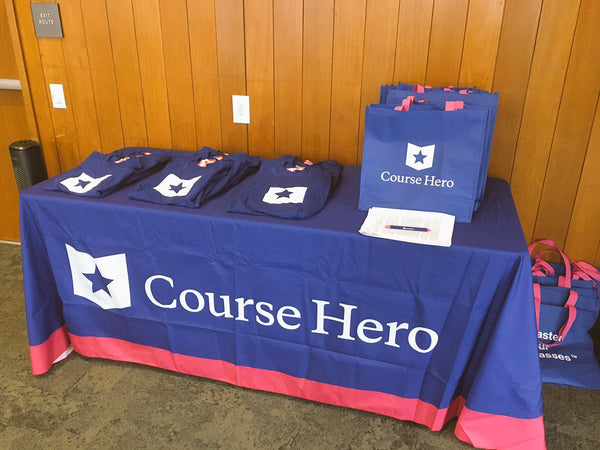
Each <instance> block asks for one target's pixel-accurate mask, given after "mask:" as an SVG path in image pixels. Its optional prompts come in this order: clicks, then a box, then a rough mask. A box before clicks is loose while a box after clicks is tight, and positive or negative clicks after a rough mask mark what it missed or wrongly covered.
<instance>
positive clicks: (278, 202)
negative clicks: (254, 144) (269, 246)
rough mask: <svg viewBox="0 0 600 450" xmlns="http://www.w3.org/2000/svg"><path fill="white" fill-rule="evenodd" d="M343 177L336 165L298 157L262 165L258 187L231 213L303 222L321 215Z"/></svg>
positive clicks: (256, 179) (234, 205)
mask: <svg viewBox="0 0 600 450" xmlns="http://www.w3.org/2000/svg"><path fill="white" fill-rule="evenodd" d="M341 175H342V166H340V165H339V164H338V163H337V162H335V161H321V162H319V163H312V162H311V161H308V160H306V161H304V162H302V161H301V160H299V159H298V158H296V157H295V156H291V155H285V156H282V157H281V158H279V159H275V160H267V161H263V163H262V166H261V168H260V170H259V171H258V173H257V174H256V176H255V177H254V179H255V183H254V184H253V185H252V186H251V187H249V188H248V190H247V191H246V192H244V193H243V194H242V195H240V196H239V197H238V198H237V199H236V200H235V201H234V203H233V205H232V206H231V208H230V209H229V211H230V212H237V213H244V214H258V215H269V216H275V217H283V218H286V219H303V218H306V217H310V216H312V215H314V214H316V213H317V212H319V211H320V210H321V209H323V207H324V206H325V204H326V203H327V199H328V198H329V195H330V193H331V192H333V190H334V189H335V187H336V186H337V184H338V182H339V181H340V178H341Z"/></svg>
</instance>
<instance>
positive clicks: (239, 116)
mask: <svg viewBox="0 0 600 450" xmlns="http://www.w3.org/2000/svg"><path fill="white" fill-rule="evenodd" d="M231 104H232V105H233V123H250V97H248V96H247V95H232V96H231Z"/></svg>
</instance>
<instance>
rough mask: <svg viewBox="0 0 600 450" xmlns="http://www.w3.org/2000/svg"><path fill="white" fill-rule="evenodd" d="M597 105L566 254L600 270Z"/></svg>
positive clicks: (599, 130) (599, 124)
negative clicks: (598, 267)
mask: <svg viewBox="0 0 600 450" xmlns="http://www.w3.org/2000/svg"><path fill="white" fill-rule="evenodd" d="M598 105H599V102H596V113H595V117H594V123H593V128H592V134H591V136H590V141H589V144H588V146H587V153H586V156H585V161H584V164H583V170H582V172H581V178H580V180H579V186H578V187H577V197H576V198H575V204H574V206H573V214H572V216H571V222H570V224H569V234H568V236H567V242H566V244H565V252H566V253H567V255H570V256H571V257H572V258H576V259H581V260H583V261H587V262H589V263H592V264H595V265H596V266H600V259H599V258H600V254H599V253H598V250H600V208H599V207H598V193H599V192H600V183H599V181H598V174H600V108H599V107H598Z"/></svg>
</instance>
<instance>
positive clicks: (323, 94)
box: [302, 0, 334, 161]
mask: <svg viewBox="0 0 600 450" xmlns="http://www.w3.org/2000/svg"><path fill="white" fill-rule="evenodd" d="M333 6H334V0H304V33H303V36H304V44H303V45H304V46H303V62H302V87H303V91H302V158H303V159H305V158H311V159H314V160H315V161H320V160H324V159H328V158H329V127H330V123H331V122H330V119H331V81H332V75H331V72H332V70H331V67H332V60H333Z"/></svg>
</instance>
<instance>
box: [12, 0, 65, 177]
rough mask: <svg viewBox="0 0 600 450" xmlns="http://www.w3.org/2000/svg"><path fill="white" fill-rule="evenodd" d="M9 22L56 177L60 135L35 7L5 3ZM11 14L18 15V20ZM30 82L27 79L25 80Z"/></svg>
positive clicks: (49, 166) (51, 172)
mask: <svg viewBox="0 0 600 450" xmlns="http://www.w3.org/2000/svg"><path fill="white" fill-rule="evenodd" d="M5 2H6V9H7V11H8V16H9V21H10V20H11V19H14V21H15V23H14V25H13V26H12V27H10V30H11V31H12V33H11V34H12V38H13V41H17V42H19V44H20V45H19V47H20V49H21V51H22V58H23V64H24V66H25V70H24V73H22V74H21V78H22V80H21V86H22V87H24V88H25V89H26V90H27V92H25V93H24V97H28V96H29V97H31V100H32V104H33V113H34V115H35V121H36V123H37V125H38V130H39V142H40V144H41V146H42V150H43V153H44V162H45V163H46V170H47V171H48V175H49V176H54V175H57V174H58V173H60V171H61V161H60V157H59V155H58V147H57V144H56V137H55V136H56V135H55V133H54V127H53V124H52V116H51V113H50V102H49V94H48V90H47V87H46V82H45V79H44V70H43V67H42V58H41V52H40V48H39V46H38V43H37V40H36V39H35V37H34V31H33V21H32V20H30V19H31V7H30V6H29V2H24V1H20V2H19V1H15V2H14V4H13V2H12V0H5ZM11 12H13V13H14V17H13V16H12V14H11ZM24 76H25V77H26V78H27V79H26V80H25V79H23V77H24Z"/></svg>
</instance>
